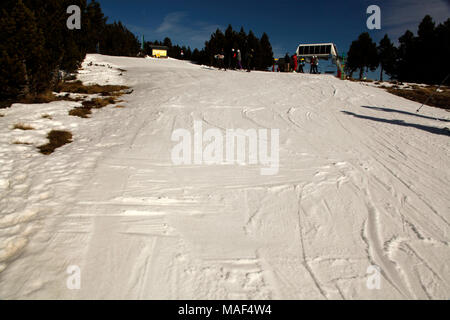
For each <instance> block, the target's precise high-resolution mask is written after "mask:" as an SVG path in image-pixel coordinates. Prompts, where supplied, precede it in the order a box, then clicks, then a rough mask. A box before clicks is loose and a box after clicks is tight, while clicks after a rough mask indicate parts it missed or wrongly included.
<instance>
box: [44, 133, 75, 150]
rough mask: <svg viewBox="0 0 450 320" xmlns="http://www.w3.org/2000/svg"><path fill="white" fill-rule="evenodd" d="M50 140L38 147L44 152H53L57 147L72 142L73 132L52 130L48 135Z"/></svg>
mask: <svg viewBox="0 0 450 320" xmlns="http://www.w3.org/2000/svg"><path fill="white" fill-rule="evenodd" d="M47 139H48V140H49V142H48V143H47V144H44V145H42V146H39V147H38V149H39V151H40V152H41V153H42V154H45V155H49V154H52V153H53V152H54V151H55V150H56V149H57V148H60V147H62V146H64V145H66V144H68V143H71V142H72V133H71V132H69V131H64V130H52V131H50V132H49V134H48V135H47Z"/></svg>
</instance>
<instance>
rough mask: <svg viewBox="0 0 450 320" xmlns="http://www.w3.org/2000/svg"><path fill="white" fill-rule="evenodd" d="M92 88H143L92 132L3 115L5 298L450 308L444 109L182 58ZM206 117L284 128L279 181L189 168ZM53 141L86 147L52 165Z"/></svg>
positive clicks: (117, 61)
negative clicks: (189, 145)
mask: <svg viewBox="0 0 450 320" xmlns="http://www.w3.org/2000/svg"><path fill="white" fill-rule="evenodd" d="M124 70H126V71H124ZM79 78H80V79H81V80H82V81H84V82H86V83H100V84H126V85H128V86H130V87H132V88H133V89H134V92H133V93H132V94H131V95H127V96H123V97H122V98H123V99H124V100H125V101H124V102H121V103H120V104H121V105H123V106H124V107H125V108H114V107H113V106H109V107H107V108H104V109H101V110H98V111H97V110H96V111H95V112H94V113H93V115H92V117H91V118H89V119H81V118H77V117H71V116H68V114H67V112H68V111H69V110H70V109H71V108H73V107H74V106H79V105H80V104H79V103H78V102H67V101H59V102H53V103H49V104H41V105H20V104H16V105H13V107H12V108H9V109H3V110H0V124H1V126H0V196H1V198H0V299H17V298H25V299H40V298H44V299H49V298H58V299H76V298H81V299H90V298H98V299H107V298H108V299H116V298H117V299H266V298H271V299H381V298H383V299H449V298H450V265H449V264H450V250H449V249H450V247H449V239H450V192H449V191H450V170H449V169H450V137H449V131H448V129H445V128H446V127H448V126H449V121H450V114H449V113H448V112H446V111H445V110H440V109H436V108H431V107H425V108H423V109H422V110H421V113H416V112H415V111H416V109H417V108H418V106H420V105H419V104H418V103H415V102H412V101H408V100H405V99H403V98H400V97H396V96H394V95H390V94H389V93H387V92H385V91H384V90H382V89H379V88H374V87H368V86H364V85H361V84H359V83H354V82H349V81H341V80H338V79H336V78H333V77H331V76H326V75H309V74H283V73H270V72H251V73H245V72H238V71H228V72H223V71H217V70H215V69H211V68H207V67H204V66H197V65H194V64H190V63H188V62H183V61H177V60H172V59H168V60H156V59H138V58H121V57H108V56H101V55H89V56H88V57H87V59H86V61H85V63H84V64H83V70H81V71H80V75H79ZM195 121H201V123H202V124H203V130H206V129H208V128H217V129H220V130H221V131H224V130H226V129H237V128H241V129H244V130H247V129H264V128H267V129H279V130H280V138H279V149H280V151H279V152H280V154H279V159H280V164H279V172H278V173H277V174H276V175H272V176H270V175H269V176H264V175H261V174H260V167H259V166H257V165H225V164H215V165H196V164H192V165H174V164H173V163H172V159H171V151H172V148H173V147H174V145H175V144H176V143H175V142H173V141H172V140H171V136H172V133H173V131H174V130H176V129H179V128H182V129H186V130H189V131H192V130H193V124H194V122H195ZM18 123H21V124H26V125H29V126H32V127H33V128H34V130H26V131H24V130H19V129H13V126H14V125H15V124H18ZM52 129H63V130H69V131H71V132H72V133H73V143H71V144H68V145H66V146H64V147H62V148H59V149H57V150H56V152H55V153H53V154H52V155H49V156H44V155H42V154H40V153H39V152H38V150H37V148H36V146H39V145H41V144H43V143H45V142H46V135H47V133H48V132H49V131H50V130H52ZM74 266H75V267H74ZM69 267H70V268H69ZM74 270H75V271H77V270H78V271H79V273H77V272H75V273H74ZM378 271H379V278H376V276H377V274H378ZM74 275H75V276H76V275H79V276H80V277H79V278H76V279H78V280H79V282H78V283H79V284H80V288H79V289H78V290H77V289H76V287H75V288H74V287H73V286H70V283H72V284H73V283H77V280H76V279H75V280H74V278H73V277H72V276H74ZM71 277H72V278H71ZM374 277H375V278H374ZM377 279H379V281H378V280H377ZM73 281H75V282H73ZM377 281H378V282H377ZM378 285H379V286H378Z"/></svg>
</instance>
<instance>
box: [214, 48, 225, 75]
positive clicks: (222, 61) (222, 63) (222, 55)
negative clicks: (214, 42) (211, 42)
mask: <svg viewBox="0 0 450 320" xmlns="http://www.w3.org/2000/svg"><path fill="white" fill-rule="evenodd" d="M214 57H215V58H216V59H217V67H218V68H219V70H221V69H223V70H224V71H227V68H226V67H225V51H224V50H223V49H222V50H220V53H219V54H216V55H215V56H214Z"/></svg>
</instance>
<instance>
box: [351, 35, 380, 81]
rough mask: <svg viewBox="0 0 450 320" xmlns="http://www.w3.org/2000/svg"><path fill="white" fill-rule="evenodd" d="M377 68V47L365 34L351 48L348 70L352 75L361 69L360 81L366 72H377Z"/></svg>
mask: <svg viewBox="0 0 450 320" xmlns="http://www.w3.org/2000/svg"><path fill="white" fill-rule="evenodd" d="M377 66H378V54H377V45H376V44H375V43H374V42H373V41H372V38H371V37H370V35H369V33H367V32H364V33H362V34H360V35H359V37H358V40H356V41H353V42H352V44H351V46H350V50H349V52H348V58H347V65H346V69H347V71H348V72H349V73H350V75H352V74H353V72H355V71H356V70H358V69H359V79H362V77H363V74H364V71H365V70H368V69H370V70H371V71H375V69H376V68H377Z"/></svg>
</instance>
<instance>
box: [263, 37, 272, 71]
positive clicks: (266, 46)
mask: <svg viewBox="0 0 450 320" xmlns="http://www.w3.org/2000/svg"><path fill="white" fill-rule="evenodd" d="M260 43H261V66H260V69H261V70H267V68H269V67H271V66H272V65H273V50H272V45H271V44H270V41H269V36H268V35H267V34H266V33H265V32H264V33H263V35H262V36H261V40H260Z"/></svg>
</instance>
